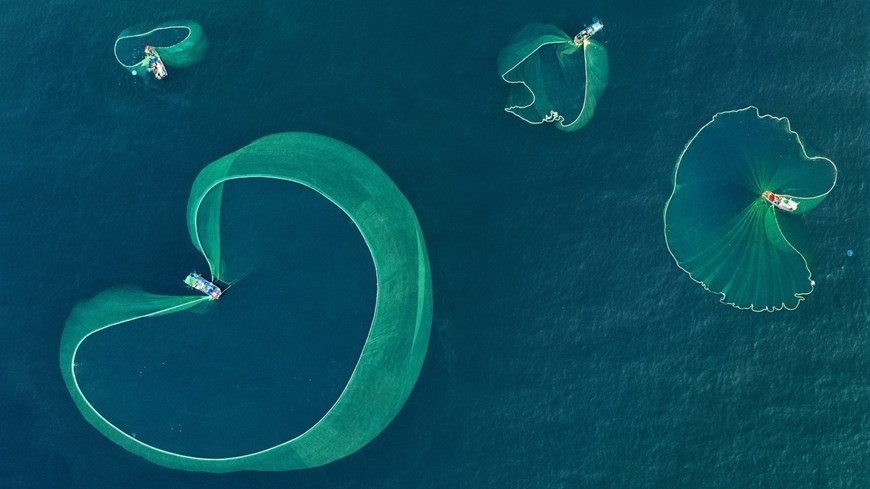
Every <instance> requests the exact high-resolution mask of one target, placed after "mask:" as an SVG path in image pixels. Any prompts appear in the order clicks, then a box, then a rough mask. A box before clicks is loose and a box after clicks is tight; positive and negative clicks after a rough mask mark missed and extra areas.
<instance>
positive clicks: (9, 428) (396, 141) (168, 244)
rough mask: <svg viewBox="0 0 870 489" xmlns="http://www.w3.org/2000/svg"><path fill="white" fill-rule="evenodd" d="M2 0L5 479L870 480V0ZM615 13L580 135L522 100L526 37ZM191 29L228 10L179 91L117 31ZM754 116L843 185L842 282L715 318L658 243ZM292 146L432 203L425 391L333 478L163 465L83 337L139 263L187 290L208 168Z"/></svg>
mask: <svg viewBox="0 0 870 489" xmlns="http://www.w3.org/2000/svg"><path fill="white" fill-rule="evenodd" d="M0 9H2V13H3V14H4V15H3V17H2V19H3V20H2V21H0V22H2V25H3V29H0V40H2V41H3V44H4V46H7V50H6V52H5V56H4V62H3V64H4V69H3V70H2V71H0V73H2V75H0V88H2V91H0V93H2V95H0V121H2V123H3V126H2V127H3V132H2V133H0V165H2V173H0V223H2V228H0V229H3V231H2V232H3V236H2V239H0V263H2V264H3V267H2V268H0V328H2V329H0V335H2V336H0V342H2V344H3V345H4V348H3V355H4V358H3V361H2V363H0V385H2V389H3V391H2V394H3V395H2V397H0V415H2V419H3V428H2V429H0V487H13V488H17V487H27V488H32V487H82V488H85V487H87V488H98V487H106V488H115V487H136V486H139V487H165V488H167V489H168V488H175V487H179V488H180V487H185V488H187V487H247V488H257V487H323V488H327V487H328V488H357V487H358V488H370V487H378V488H408V487H414V488H444V487H462V488H479V487H487V488H562V487H566V488H575V487H583V488H586V487H588V488H650V487H655V488H676V487H685V488H734V487H753V488H770V487H776V488H780V487H781V488H790V489H791V488H811V487H812V488H815V487H832V488H845V487H856V488H861V487H867V486H868V484H870V417H868V415H867V413H868V412H870V391H868V390H867V388H866V384H867V382H866V379H867V372H868V371H870V359H868V357H867V354H866V353H867V351H868V349H870V329H868V326H870V324H868V319H867V318H868V312H870V307H868V305H870V301H868V300H867V298H866V291H867V290H868V283H867V276H868V263H867V259H866V257H867V255H868V253H870V246H868V235H867V230H868V224H870V222H868V217H867V214H866V211H865V207H866V206H865V205H864V204H862V202H863V200H862V199H865V198H866V197H867V195H868V186H867V180H868V170H867V164H866V161H867V155H868V154H870V152H868V149H870V147H868V141H870V137H868V136H870V125H868V121H867V116H868V111H870V97H868V96H870V91H868V88H867V87H868V83H867V80H868V77H870V62H868V58H867V52H868V51H867V49H868V47H870V33H868V30H867V28H866V26H867V23H868V20H870V7H868V4H867V3H866V2H863V1H859V0H845V1H841V2H822V1H819V2H813V1H806V2H785V1H782V0H776V1H771V2H748V1H725V0H721V1H713V2H688V1H674V2H639V1H636V0H635V1H617V2H592V3H587V4H567V3H564V2H562V3H552V4H548V5H542V4H541V3H540V2H531V1H527V2H520V1H509V2H499V3H485V2H484V3H452V4H451V3H444V2H416V1H415V2H410V3H407V2H406V3H397V2H367V3H358V2H357V3H353V2H308V1H302V2H293V3H287V2H268V3H260V4H257V5H253V4H245V3H237V2H222V3H221V4H219V5H218V4H211V5H209V6H207V7H206V6H202V5H201V3H200V2H188V1H178V0H175V1H171V2H170V1H155V2H147V3H143V2H115V3H98V2H84V1H70V2H59V1H51V2H44V3H42V4H32V3H25V2H21V3H17V4H13V3H12V2H5V3H2V4H0ZM593 15H598V16H601V17H602V19H603V20H604V22H605V25H606V27H605V31H604V32H603V33H602V37H601V39H602V40H603V41H605V47H606V48H607V50H608V53H609V57H610V63H611V69H610V86H609V87H608V88H607V91H606V92H605V94H604V96H603V98H602V99H601V102H600V104H599V106H598V111H597V114H596V117H595V119H593V121H592V122H591V123H590V124H589V125H588V126H586V127H585V128H583V129H582V130H581V131H579V132H577V133H572V134H564V133H561V132H559V131H557V130H555V129H554V128H551V127H532V126H528V125H526V124H523V123H522V122H521V121H519V120H517V119H516V118H515V117H513V116H511V115H510V114H506V113H504V112H503V110H502V103H503V101H504V97H505V96H506V94H507V88H506V87H505V86H504V84H503V83H502V82H501V81H500V80H499V78H498V75H497V73H496V69H495V59H496V56H497V53H498V51H499V49H501V48H502V47H503V46H504V45H506V44H507V43H508V42H510V39H511V37H512V36H513V34H514V33H515V32H516V31H517V30H518V29H520V28H521V27H522V26H523V25H525V24H527V23H529V22H549V23H553V24H555V25H558V26H561V27H564V28H565V29H566V30H569V31H571V30H574V29H576V28H579V27H581V25H582V24H583V23H584V21H587V20H588V19H590V18H591V17H592V16H593ZM173 18H193V19H195V20H197V21H198V22H199V23H201V24H202V25H203V27H204V29H205V31H206V34H207V35H208V36H209V40H210V49H211V51H210V53H211V54H210V55H209V57H208V58H207V59H206V60H205V61H203V62H202V63H200V64H198V65H196V66H194V67H191V68H189V69H186V70H180V69H179V70H176V71H175V72H172V73H171V74H170V77H169V78H167V79H166V80H164V81H165V83H159V84H158V83H156V82H151V81H146V80H142V79H139V78H133V77H131V76H130V75H129V74H128V73H127V72H126V71H125V70H123V69H122V68H121V67H119V66H118V65H117V63H116V62H115V60H114V57H113V56H112V50H111V46H112V43H113V42H114V39H115V36H116V35H117V33H118V32H120V31H121V30H122V29H124V28H125V27H127V26H129V25H133V24H135V23H138V22H142V21H148V20H154V21H163V20H169V19H173ZM9 47H14V49H11V48H9ZM749 104H754V105H757V106H758V107H759V108H760V109H761V110H762V112H764V113H772V114H775V115H781V116H788V117H789V118H790V119H791V121H792V124H793V127H794V128H795V129H796V130H797V131H798V132H799V133H800V134H801V135H802V136H803V137H804V138H805V140H806V141H807V142H808V144H809V146H810V147H811V148H812V149H813V150H815V151H818V152H819V153H820V154H822V155H824V156H827V157H829V158H831V159H832V160H833V161H834V162H835V163H837V165H838V167H839V169H840V177H841V180H840V183H839V185H838V187H837V188H836V189H835V190H834V192H833V193H832V195H831V196H830V197H829V198H828V199H827V200H826V202H825V203H824V204H823V205H822V206H820V207H819V208H818V209H816V210H814V211H813V212H811V213H809V214H808V215H807V216H806V221H807V225H808V228H809V229H810V230H811V232H812V234H813V242H814V246H815V247H816V262H815V265H814V270H813V271H814V278H815V279H816V282H817V289H816V291H815V292H814V293H813V294H812V295H811V296H809V297H808V299H807V301H806V302H805V303H804V304H803V305H801V306H800V308H799V309H798V310H797V311H795V312H793V313H778V314H752V313H747V312H741V311H737V310H734V309H731V308H730V307H727V306H723V305H721V304H719V303H718V302H717V299H716V297H715V296H713V295H712V294H709V293H707V292H704V291H703V290H702V289H701V288H700V287H699V286H698V285H697V284H694V283H693V282H692V281H691V280H689V278H688V277H687V276H685V275H684V274H683V272H681V271H680V270H679V269H678V268H677V267H676V266H675V265H674V263H673V262H672V260H671V258H670V256H669V255H668V253H667V251H666V249H665V246H664V240H663V237H662V214H661V213H662V207H663V206H664V202H665V201H666V199H667V197H668V195H669V194H670V190H671V184H670V176H671V172H672V170H673V165H674V163H675V161H676V158H677V156H678V155H679V152H680V151H681V150H682V148H683V146H684V145H685V143H686V142H687V141H688V140H689V138H690V137H691V136H692V135H693V134H694V133H695V132H696V131H697V129H698V128H699V127H700V126H701V125H703V124H704V123H706V122H707V121H708V120H709V119H710V117H711V116H712V115H713V114H714V113H716V112H718V111H720V110H726V109H734V108H740V107H744V106H746V105H749ZM288 130H304V131H311V132H318V133H322V134H326V135H328V136H332V137H335V138H338V139H341V140H343V141H345V142H347V143H349V144H351V145H353V146H355V147H357V148H358V149H360V150H362V151H363V152H364V153H366V154H367V155H369V156H370V157H372V159H374V160H375V161H376V162H378V164H379V165H381V167H382V168H384V170H385V171H386V172H387V173H388V174H389V175H390V177H391V178H392V179H393V180H394V181H395V182H396V184H397V185H398V186H399V188H401V189H402V191H403V192H404V193H405V195H406V196H407V197H408V199H409V200H410V202H411V204H412V205H413V207H414V208H415V210H416V212H417V215H418V217H419V218H420V223H421V226H422V228H423V231H424V234H425V237H426V240H427V245H428V249H429V256H430V259H431V265H432V272H433V277H434V293H435V319H434V324H433V330H432V338H431V342H430V347H429V353H428V356H427V360H426V363H425V365H424V367H423V371H422V373H421V377H420V380H419V382H418V384H417V386H416V388H415V390H414V392H413V393H412V395H411V397H410V399H409V400H408V402H407V404H406V405H405V407H404V409H403V410H402V411H401V412H400V413H399V415H398V416H397V417H396V419H395V420H394V421H393V423H392V424H391V425H390V426H389V427H388V428H387V429H386V430H385V431H384V433H382V434H381V435H380V436H379V437H378V438H376V439H375V440H374V441H373V442H372V443H370V444H369V445H368V446H366V447H365V448H364V449H362V450H361V451H359V452H358V453H356V454H354V455H352V456H350V457H348V458H346V459H343V460H341V461H338V462H336V463H333V464H331V465H328V466H325V467H322V468H318V469H313V470H308V471H304V472H292V473H277V474H269V473H266V474H260V473H238V474H230V475H224V476H215V475H207V474H197V473H184V472H178V471H172V470H168V469H164V468H161V467H159V466H156V465H153V464H150V463H148V462H145V461H144V460H142V459H139V458H137V457H135V456H133V455H131V454H129V453H127V452H126V451H124V450H122V449H120V448H118V447H117V446H115V445H114V444H113V443H111V442H109V441H108V440H107V439H105V438H104V437H102V436H101V435H99V434H98V433H97V432H96V430H94V429H93V428H92V427H91V426H90V425H88V424H87V423H86V422H85V421H84V420H83V419H82V417H81V416H80V415H79V413H78V411H77V409H76V408H75V406H74V405H73V403H72V401H71V400H70V398H69V395H68V393H67V392H66V388H65V387H64V386H63V382H62V380H61V376H60V372H59V368H58V365H57V356H58V343H59V339H60V334H61V328H62V325H63V322H64V320H65V318H66V316H67V314H68V313H69V311H70V309H71V308H72V307H73V306H74V305H75V304H76V303H77V302H79V301H81V300H84V299H86V298H88V297H91V296H93V295H94V294H96V293H97V292H99V291H101V290H104V289H106V288H108V287H110V286H114V285H117V284H122V283H128V282H129V279H130V277H135V278H136V282H137V283H138V284H139V285H140V286H141V287H143V288H145V289H147V290H161V287H165V284H166V283H168V282H169V281H174V280H176V277H177V276H178V272H179V270H182V271H187V270H188V269H189V268H190V266H191V263H192V262H195V261H196V260H198V259H199V257H198V255H197V254H196V253H195V250H194V249H193V247H192V246H191V244H190V243H189V239H188V237H187V234H186V231H185V227H184V226H185V222H184V206H185V203H186V199H187V196H188V192H189V190H190V184H191V183H192V181H193V178H194V177H195V175H196V174H197V172H198V171H199V170H200V169H201V168H202V167H203V166H205V165H206V164H207V163H208V162H211V161H213V160H214V159H216V158H218V157H220V156H222V155H224V154H226V153H228V152H230V151H233V150H235V149H237V148H239V147H241V146H242V145H244V144H247V143H249V142H250V141H252V140H254V139H256V138H258V137H260V136H263V135H265V134H269V133H273V132H279V131H288ZM155 141H156V142H158V143H159V148H160V151H159V153H158V154H157V155H154V154H153V153H149V152H148V151H147V150H148V149H149V148H151V147H152V146H153V144H154V143H155ZM848 249H852V250H854V252H855V253H854V256H852V257H848V256H846V250H848ZM49 467H50V469H51V470H47V468H49Z"/></svg>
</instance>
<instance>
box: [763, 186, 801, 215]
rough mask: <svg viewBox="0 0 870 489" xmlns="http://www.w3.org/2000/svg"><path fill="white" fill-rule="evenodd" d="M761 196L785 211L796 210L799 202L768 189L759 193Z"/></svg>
mask: <svg viewBox="0 0 870 489" xmlns="http://www.w3.org/2000/svg"><path fill="white" fill-rule="evenodd" d="M761 198H762V199H764V200H766V201H768V202H770V203H771V204H773V206H774V207H776V208H777V209H781V210H784V211H786V212H794V211H796V210H797V207H798V204H799V202H798V201H796V200H794V199H792V198H791V197H788V196H786V195H779V194H775V193H773V192H771V191H769V190H765V191H764V193H763V194H761Z"/></svg>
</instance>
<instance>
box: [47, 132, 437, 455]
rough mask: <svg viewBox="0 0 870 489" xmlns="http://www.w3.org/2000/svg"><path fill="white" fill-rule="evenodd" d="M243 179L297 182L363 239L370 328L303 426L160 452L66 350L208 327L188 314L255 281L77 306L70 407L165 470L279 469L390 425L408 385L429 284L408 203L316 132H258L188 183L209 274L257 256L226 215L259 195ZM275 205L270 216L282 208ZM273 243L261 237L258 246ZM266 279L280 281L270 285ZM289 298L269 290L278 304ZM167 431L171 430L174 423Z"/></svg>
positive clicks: (374, 170) (371, 167)
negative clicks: (341, 377) (120, 330)
mask: <svg viewBox="0 0 870 489" xmlns="http://www.w3.org/2000/svg"><path fill="white" fill-rule="evenodd" d="M249 182H270V183H274V184H275V185H279V186H280V185H281V184H287V185H293V184H301V185H303V186H305V187H308V188H310V189H313V190H314V191H316V192H318V193H319V194H320V195H322V196H323V197H326V198H327V199H329V200H330V201H331V202H332V203H334V204H335V205H336V206H338V208H340V209H341V210H342V211H344V213H345V214H346V215H347V216H348V217H350V219H351V220H352V221H353V223H354V224H355V225H356V228H357V229H358V231H359V233H360V234H361V235H362V238H363V239H364V241H365V243H366V245H367V246H368V251H369V252H370V254H371V259H372V261H373V264H374V270H375V273H376V277H377V298H376V300H375V306H374V314H373V317H372V319H371V325H370V327H369V328H368V330H367V335H366V337H365V344H364V345H363V346H362V351H361V353H360V352H358V353H359V357H358V360H357V361H356V363H355V366H354V367H353V369H352V373H351V374H350V376H349V379H345V381H344V382H346V383H343V384H342V385H343V388H342V390H341V391H340V395H338V397H337V400H335V402H334V403H333V404H331V407H329V408H328V410H326V411H325V412H324V413H322V414H321V415H319V416H318V418H317V419H315V420H313V422H311V423H310V426H308V427H307V428H306V429H304V430H301V431H300V433H298V434H296V435H294V436H293V437H292V438H290V439H287V440H281V441H280V442H279V443H276V444H274V445H272V446H264V447H260V449H259V450H256V451H249V452H246V453H241V454H235V455H232V456H198V455H196V454H187V453H179V452H177V451H173V450H171V449H167V448H166V446H161V445H160V443H159V440H157V441H155V439H147V440H146V439H145V438H144V437H143V434H142V433H139V434H138V435H137V434H136V433H132V432H130V430H125V426H124V423H122V422H120V421H119V420H118V419H116V418H112V417H111V416H108V415H107V414H106V413H104V412H101V411H100V409H99V405H98V403H95V402H91V401H92V399H91V398H89V397H88V392H89V389H91V388H95V387H88V386H83V385H82V384H81V379H80V378H79V377H77V375H76V369H77V366H76V362H77V354H78V353H80V352H81V349H82V348H84V347H82V345H83V344H84V345H85V347H86V346H87V344H88V343H87V342H88V341H89V340H91V339H93V338H95V337H99V336H100V335H98V334H97V333H100V332H103V333H101V334H102V335H106V334H109V333H110V332H111V331H114V330H115V328H112V327H113V326H120V325H124V327H126V328H139V330H138V331H140V332H141V334H161V331H164V330H166V328H170V329H179V328H196V327H207V326H204V325H203V324H202V323H204V322H205V321H201V320H199V319H198V318H199V317H202V315H203V314H208V315H218V316H220V315H222V314H226V313H227V311H228V307H229V306H232V303H225V302H224V301H228V300H229V301H231V300H232V299H233V297H234V295H235V294H238V295H239V296H241V295H242V292H245V291H247V290H248V289H252V288H255V287H253V286H254V285H255V284H260V285H262V284H263V281H256V282H255V281H253V280H251V281H250V282H246V280H248V279H247V278H245V279H243V280H241V281H239V282H238V283H237V284H235V285H234V286H233V287H235V289H234V290H232V291H230V292H228V293H227V292H225V296H227V297H224V298H221V299H220V302H214V301H212V300H210V299H209V298H208V297H206V296H189V295H184V296H179V297H173V296H156V295H153V294H147V293H145V292H142V291H138V290H134V289H124V290H115V291H109V292H105V293H103V294H100V295H98V296H97V297H95V298H93V299H91V300H89V301H87V302H85V303H83V304H81V305H79V306H77V307H76V308H75V309H74V311H73V313H72V314H71V315H70V318H69V319H68V321H67V324H66V325H65V328H64V332H63V338H62V340H61V352H60V363H61V370H62V372H63V376H64V380H65V382H66V385H67V387H68V389H69V391H70V393H71V395H72V397H73V399H74V401H75V403H76V405H77V406H78V408H79V409H80V411H81V412H82V414H83V415H84V417H85V418H86V419H87V420H88V421H89V422H90V423H91V424H92V425H94V426H95V427H96V428H97V429H98V430H99V431H100V432H101V433H103V434H104V435H105V436H107V437H108V438H110V439H111V440H112V441H114V442H115V443H117V444H119V445H121V446H122V447H124V448H126V449H127V450H129V451H131V452H133V453H136V454H138V455H140V456H143V457H145V458H147V459H149V460H151V461H153V462H155V463H159V464H161V465H164V466H167V467H172V468H180V469H187V470H202V471H213V472H226V471H233V470H290V469H299V468H306V467H314V466H318V465H322V464H326V463H329V462H331V461H334V460H336V459H339V458H341V457H344V456H346V455H348V454H350V453H353V452H354V451H356V450H358V449H359V448H361V447H362V446H364V445H365V444H366V443H368V442H369V441H370V440H371V439H372V438H374V437H375V436H377V435H378V434H379V433H380V432H381V431H382V430H383V429H384V428H385V427H386V426H387V424H389V422H390V421H391V420H392V418H393V417H394V416H395V415H396V413H397V412H398V411H399V409H400V408H401V406H402V405H403V403H404V402H405V400H406V399H407V397H408V395H409V394H410V391H411V389H412V388H413V385H414V384H415V382H416V379H417V375H418V373H419V371H420V368H421V366H422V362H423V358H424V356H425V352H426V346H427V343H428V337H429V328H430V324H431V314H432V296H431V294H432V292H431V277H430V274H429V265H428V259H427V256H426V249H425V245H424V243H423V237H422V233H421V231H420V228H419V225H418V223H417V219H416V216H415V215H414V213H413V210H412V209H411V207H410V205H409V204H408V202H407V201H406V200H405V198H404V197H403V196H402V194H401V193H400V192H399V190H398V189H397V188H396V187H395V185H394V184H393V183H392V181H390V179H389V178H388V177H387V176H386V175H385V174H384V173H383V172H382V171H381V170H380V169H379V168H378V167H377V166H376V165H375V164H374V163H373V162H372V161H371V160H369V159H368V158H367V157H365V156H364V155H363V154H361V153H360V152H358V151H357V150H355V149H353V148H351V147H349V146H347V145H345V144H343V143H340V142H338V141H335V140H333V139H330V138H327V137H323V136H318V135H313V134H304V133H285V134H276V135H272V136H268V137H265V138H262V139H260V140H257V141H255V142H254V143H252V144H250V145H248V146H246V147H244V148H242V149H240V150H238V151H236V152H234V153H232V154H230V155H227V156H226V157H223V158H221V159H219V160H217V161H215V162H214V163H212V164H210V165H208V166H207V167H206V168H204V169H203V170H202V172H201V173H200V174H199V176H198V177H197V178H196V180H195V182H194V185H193V189H192V191H191V195H190V199H189V202H188V214H187V215H188V230H189V232H190V237H191V239H192V241H193V244H194V246H195V247H196V248H197V249H198V250H199V251H201V252H202V254H203V256H204V257H205V260H206V261H207V262H208V265H209V268H210V271H211V273H212V276H213V277H214V278H215V279H217V278H220V279H222V280H225V281H235V280H238V279H239V278H242V277H243V276H245V275H246V274H248V273H251V271H252V268H255V267H256V266H257V265H262V264H261V263H260V264H258V263H257V257H258V256H259V257H262V256H264V255H263V254H262V253H252V252H246V250H248V245H249V243H250V240H249V238H250V236H247V237H243V236H237V235H236V233H237V232H238V230H239V229H243V228H242V227H239V226H238V225H237V223H235V222H234V221H233V220H230V221H228V220H227V215H230V214H234V215H235V216H236V217H238V216H242V217H244V215H245V212H244V211H247V210H250V208H245V209H243V210H238V209H236V207H237V205H238V204H239V203H241V201H242V200H240V199H246V198H250V199H256V198H259V196H257V195H249V194H248V193H246V192H242V193H240V192H238V191H236V189H238V188H239V186H242V185H246V184H247V183H249ZM245 188H246V189H247V187H245ZM227 199H231V200H230V201H228V200H227ZM267 203H269V202H267ZM276 211H277V212H278V213H280V211H281V209H276ZM270 216H271V215H270ZM252 218H253V219H256V216H252ZM236 221H237V219H236ZM248 234H250V235H257V234H258V233H248ZM255 237H256V236H255ZM255 241H256V240H255ZM277 242H278V241H267V242H265V244H264V243H260V245H261V246H267V247H268V246H273V245H274V243H277ZM249 255H250V256H249ZM270 256H271V255H270ZM273 264H274V265H280V263H278V262H277V261H272V262H270V266H271V265H273ZM290 268H292V267H290ZM282 273H283V272H282ZM276 287H284V284H282V283H278V284H277V286H275V285H269V288H273V289H274V288H276ZM258 293H259V292H258ZM249 295H250V294H249ZM288 297H290V299H288ZM292 297H293V295H289V296H287V295H282V296H281V297H280V298H281V300H283V301H287V300H292ZM257 305H258V304H252V307H253V306H257ZM259 305H261V304H259ZM254 312H255V311H252V313H251V314H250V318H249V319H250V321H252V322H253V323H252V326H253V325H256V324H257V321H260V320H261V316H262V315H261V316H255V315H254V314H253V313H254ZM195 313H198V314H195ZM270 315H272V316H276V317H277V318H278V319H276V320H277V321H284V322H282V323H278V325H279V326H281V327H282V328H292V327H293V321H290V320H288V319H281V318H287V316H288V315H287V313H284V312H281V311H277V312H276V314H271V313H270ZM110 328H111V329H110ZM323 334H329V332H323ZM167 348H168V347H167ZM188 354H190V355H196V354H197V351H196V350H195V349H193V350H192V351H190V352H189V353H188ZM240 360H241V359H240ZM291 375H293V372H288V373H287V376H288V378H289V376H291ZM288 382H289V380H288ZM98 387H99V386H98ZM102 388H104V389H105V388H106V386H102ZM122 388H123V387H122ZM118 394H119V395H120V394H121V393H120V392H119V393H118ZM177 402H178V405H179V406H184V405H185V403H184V401H183V399H179V400H177ZM137 407H138V406H137ZM288 415H291V414H290V413H288ZM215 429H216V430H218V429H220V426H215ZM172 435H173V436H176V437H178V436H182V435H179V434H178V433H177V432H174V433H173V434H172Z"/></svg>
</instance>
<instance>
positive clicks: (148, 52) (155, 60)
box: [143, 46, 169, 80]
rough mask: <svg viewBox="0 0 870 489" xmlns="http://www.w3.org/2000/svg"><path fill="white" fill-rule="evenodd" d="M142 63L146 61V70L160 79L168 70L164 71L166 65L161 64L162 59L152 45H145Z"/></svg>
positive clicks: (164, 76)
mask: <svg viewBox="0 0 870 489" xmlns="http://www.w3.org/2000/svg"><path fill="white" fill-rule="evenodd" d="M143 63H148V71H150V72H151V73H152V74H154V78H157V79H158V80H162V79H164V78H166V75H168V74H169V72H167V71H166V65H165V64H163V60H162V59H161V58H160V55H159V54H157V50H156V49H154V46H145V60H144V61H143Z"/></svg>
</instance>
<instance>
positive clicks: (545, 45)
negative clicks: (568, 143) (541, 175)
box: [498, 24, 608, 131]
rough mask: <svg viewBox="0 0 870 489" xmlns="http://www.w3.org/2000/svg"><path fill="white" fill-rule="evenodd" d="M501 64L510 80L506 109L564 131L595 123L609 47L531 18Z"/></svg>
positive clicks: (534, 122)
mask: <svg viewBox="0 0 870 489" xmlns="http://www.w3.org/2000/svg"><path fill="white" fill-rule="evenodd" d="M498 69H499V73H500V74H501V77H502V79H503V80H504V81H506V82H507V83H509V84H510V93H509V95H508V101H507V104H506V105H505V110H506V111H508V112H510V113H512V114H514V115H516V116H517V117H519V118H520V119H522V120H524V121H526V122H528V123H530V124H542V123H545V122H551V123H554V124H555V125H556V127H558V128H559V129H562V130H564V131H575V130H577V129H580V128H581V127H583V126H585V125H586V124H588V123H589V121H590V120H591V119H592V116H593V114H594V113H595V107H596V106H597V105H598V100H599V99H600V98H601V95H602V93H603V92H604V88H605V87H606V86H607V73H608V66H607V51H605V49H604V46H602V45H601V44H599V43H597V42H596V41H594V40H592V39H588V38H587V39H583V40H582V41H580V42H579V43H578V42H575V40H574V38H572V37H571V36H569V35H568V34H566V33H564V32H563V31H561V30H559V29H558V28H556V27H554V26H552V25H546V24H530V25H528V26H526V27H524V28H523V29H522V30H521V31H520V32H519V33H518V34H517V35H516V37H515V39H514V42H513V44H511V45H510V46H508V47H506V48H505V49H503V50H502V51H501V53H500V54H499V57H498Z"/></svg>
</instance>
